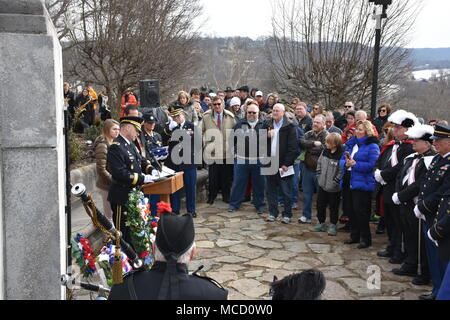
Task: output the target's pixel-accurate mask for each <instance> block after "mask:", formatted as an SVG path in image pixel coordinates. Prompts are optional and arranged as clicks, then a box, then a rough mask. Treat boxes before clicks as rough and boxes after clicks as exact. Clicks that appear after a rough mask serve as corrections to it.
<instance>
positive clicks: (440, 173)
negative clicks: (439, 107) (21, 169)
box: [414, 124, 450, 300]
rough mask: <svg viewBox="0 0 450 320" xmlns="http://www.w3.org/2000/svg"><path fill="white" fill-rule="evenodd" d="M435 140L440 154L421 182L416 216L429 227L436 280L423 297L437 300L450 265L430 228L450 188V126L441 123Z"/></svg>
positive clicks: (429, 250)
mask: <svg viewBox="0 0 450 320" xmlns="http://www.w3.org/2000/svg"><path fill="white" fill-rule="evenodd" d="M432 139H434V146H435V148H436V151H437V152H438V155H437V156H436V157H434V159H433V162H432V163H431V165H430V169H429V170H428V172H427V173H426V175H425V177H424V179H423V181H422V183H421V185H420V193H419V200H418V202H417V205H416V207H415V208H414V213H415V214H416V217H417V218H420V219H423V220H426V226H427V228H425V230H424V236H425V237H426V238H427V241H426V242H425V245H426V251H427V257H428V264H429V266H430V273H431V280H432V283H433V290H432V292H431V294H429V295H422V296H420V297H419V298H420V299H421V300H435V299H436V296H437V294H438V292H439V289H440V287H441V283H442V279H443V277H444V274H445V270H446V269H447V265H448V261H442V260H441V259H440V258H439V255H438V247H437V245H436V241H432V240H431V239H434V240H438V239H436V238H433V236H431V237H430V235H429V233H431V231H430V230H429V229H432V227H433V225H434V223H435V219H436V214H437V212H438V207H439V204H440V202H441V201H442V198H443V195H445V194H446V193H447V192H448V190H449V189H450V127H448V126H444V125H441V124H437V125H436V127H435V130H434V135H433V137H432ZM435 236H436V235H435Z"/></svg>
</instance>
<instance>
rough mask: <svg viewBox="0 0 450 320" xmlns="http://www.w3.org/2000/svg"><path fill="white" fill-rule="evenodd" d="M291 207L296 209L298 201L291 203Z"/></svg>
mask: <svg viewBox="0 0 450 320" xmlns="http://www.w3.org/2000/svg"><path fill="white" fill-rule="evenodd" d="M292 209H294V210H295V209H298V203H297V202H294V203H293V204H292Z"/></svg>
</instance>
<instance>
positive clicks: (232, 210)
mask: <svg viewBox="0 0 450 320" xmlns="http://www.w3.org/2000/svg"><path fill="white" fill-rule="evenodd" d="M235 211H236V209H234V208H229V209H228V212H235Z"/></svg>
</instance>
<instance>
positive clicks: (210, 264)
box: [189, 201, 431, 300]
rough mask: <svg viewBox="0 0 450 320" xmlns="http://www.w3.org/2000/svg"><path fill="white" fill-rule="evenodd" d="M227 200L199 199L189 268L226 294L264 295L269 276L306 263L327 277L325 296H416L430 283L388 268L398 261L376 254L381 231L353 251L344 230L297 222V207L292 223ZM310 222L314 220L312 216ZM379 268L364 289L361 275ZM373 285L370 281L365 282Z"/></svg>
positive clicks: (242, 297) (242, 296)
mask: <svg viewBox="0 0 450 320" xmlns="http://www.w3.org/2000/svg"><path fill="white" fill-rule="evenodd" d="M227 208H228V207H227V205H226V204H225V203H223V202H222V201H216V202H215V203H214V204H213V205H208V204H199V205H198V210H197V211H198V217H197V218H196V219H195V227H196V243H197V248H198V252H197V256H196V258H194V260H193V261H192V262H191V263H190V265H189V269H190V271H194V270H196V269H197V268H198V267H199V266H200V265H203V266H204V267H203V269H202V270H201V272H200V274H202V273H203V274H206V275H207V276H208V277H211V278H213V279H215V280H217V281H218V282H219V283H221V284H222V285H223V286H224V287H225V288H227V289H228V290H229V296H228V297H229V299H233V300H248V299H269V297H268V292H269V283H270V282H271V281H272V280H273V276H274V275H276V276H277V277H278V278H282V277H284V276H286V275H289V274H292V273H296V272H300V271H302V270H305V269H309V268H317V269H319V270H321V271H322V272H323V273H324V275H325V277H326V280H327V286H326V290H325V293H324V296H323V299H325V300H361V299H369V300H380V299H386V300H417V298H418V296H419V295H421V294H423V293H429V292H431V287H430V286H420V287H419V286H415V285H413V284H411V279H412V278H410V277H401V276H396V275H394V274H393V273H392V272H390V271H391V270H392V269H393V268H396V267H399V265H392V264H390V263H389V262H388V261H387V259H384V258H379V257H377V256H376V253H377V251H380V250H382V249H383V247H384V245H385V243H386V241H387V239H386V236H385V235H375V225H372V228H373V229H372V231H373V232H372V234H373V246H372V247H371V248H369V249H362V250H359V249H357V248H356V245H344V244H343V242H344V240H346V239H347V238H348V234H347V233H343V232H341V233H338V235H337V236H336V237H331V236H328V235H327V233H313V232H310V231H309V229H310V228H311V227H312V225H300V224H298V223H297V219H298V217H299V214H300V211H298V210H294V211H293V212H294V217H293V222H291V224H289V225H285V224H282V223H281V221H280V220H277V221H275V222H266V221H265V218H266V217H267V214H263V215H261V216H260V215H258V214H257V213H256V210H255V209H254V208H253V206H251V205H250V203H248V202H247V203H244V204H243V205H242V207H241V209H240V210H239V211H236V212H233V213H229V212H228V211H227ZM313 222H314V219H313ZM376 270H379V271H380V272H381V277H380V284H381V286H380V287H379V288H378V289H377V288H372V289H368V286H367V279H368V278H369V277H370V276H371V279H372V278H373V277H374V272H375V271H376ZM371 283H373V284H375V285H376V281H371Z"/></svg>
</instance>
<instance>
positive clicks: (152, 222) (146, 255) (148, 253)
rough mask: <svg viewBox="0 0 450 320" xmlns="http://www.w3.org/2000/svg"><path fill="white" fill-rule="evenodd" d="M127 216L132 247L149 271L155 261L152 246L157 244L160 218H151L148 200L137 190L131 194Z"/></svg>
mask: <svg viewBox="0 0 450 320" xmlns="http://www.w3.org/2000/svg"><path fill="white" fill-rule="evenodd" d="M125 215H126V216H127V222H126V226H127V227H129V229H130V234H131V245H132V246H133V248H134V250H135V251H136V254H137V255H138V256H139V258H140V259H142V260H143V262H144V268H145V269H147V270H148V269H150V268H151V266H152V265H153V261H154V257H153V246H152V245H153V242H155V238H156V229H157V226H158V221H159V217H153V216H151V214H150V203H149V201H148V199H147V198H145V197H144V194H143V193H142V192H141V191H139V190H136V189H133V190H132V191H131V192H130V193H129V196H128V203H127V206H126V212H125Z"/></svg>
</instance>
